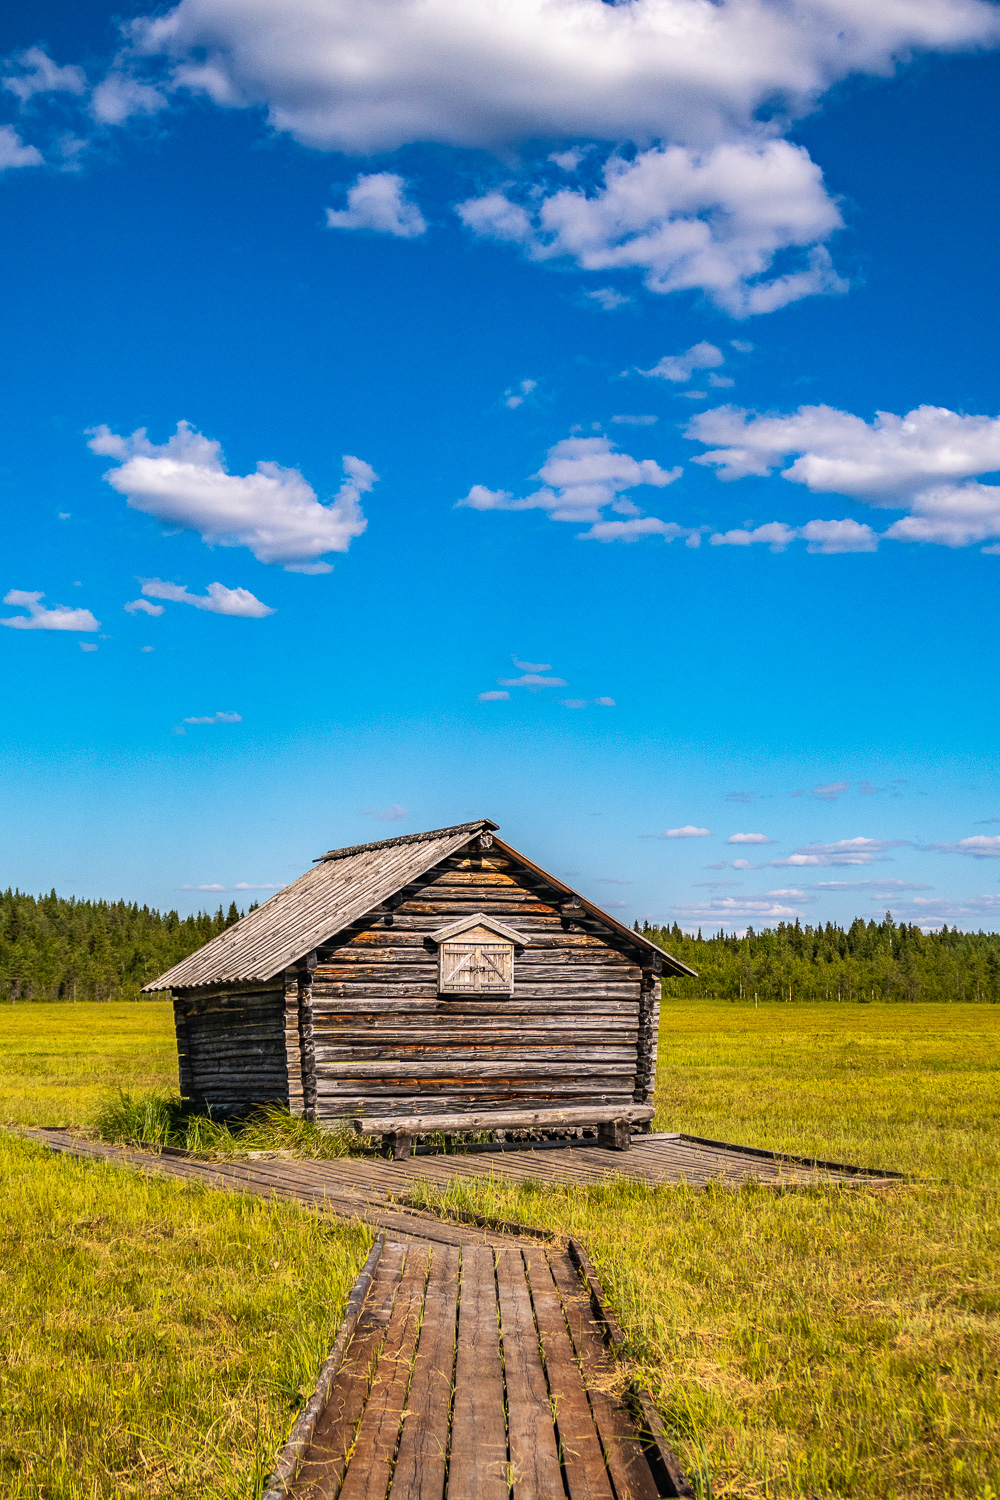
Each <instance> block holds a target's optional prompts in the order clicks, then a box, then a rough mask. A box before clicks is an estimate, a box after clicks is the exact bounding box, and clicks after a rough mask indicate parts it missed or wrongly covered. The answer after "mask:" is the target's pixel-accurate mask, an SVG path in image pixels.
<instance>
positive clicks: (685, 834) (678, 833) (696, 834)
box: [661, 823, 712, 839]
mask: <svg viewBox="0 0 1000 1500" xmlns="http://www.w3.org/2000/svg"><path fill="white" fill-rule="evenodd" d="M661 837H662V838H665V839H710V838H711V837H712V830H711V829H710V828H698V827H696V825H695V824H694V823H685V824H684V827H683V828H668V829H667V831H666V832H665V833H664V834H662V835H661Z"/></svg>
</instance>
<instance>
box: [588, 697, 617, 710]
mask: <svg viewBox="0 0 1000 1500" xmlns="http://www.w3.org/2000/svg"><path fill="white" fill-rule="evenodd" d="M594 702H595V703H596V704H597V706H598V708H617V707H618V705H617V703H616V702H615V700H614V699H613V698H595V699H594Z"/></svg>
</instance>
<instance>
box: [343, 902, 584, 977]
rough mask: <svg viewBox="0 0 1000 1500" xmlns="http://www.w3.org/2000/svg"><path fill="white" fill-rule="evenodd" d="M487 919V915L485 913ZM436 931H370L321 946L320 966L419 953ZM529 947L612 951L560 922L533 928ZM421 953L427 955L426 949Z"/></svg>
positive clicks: (411, 928) (431, 928)
mask: <svg viewBox="0 0 1000 1500" xmlns="http://www.w3.org/2000/svg"><path fill="white" fill-rule="evenodd" d="M487 915H489V914H488V913H487ZM436 930H437V929H436V927H435V926H434V925H433V924H432V923H430V922H428V923H426V924H424V925H422V926H420V927H419V928H418V927H416V926H412V925H411V924H409V923H407V924H405V925H402V926H400V927H395V926H393V927H369V928H366V929H365V930H364V931H363V932H358V933H354V934H353V935H352V936H351V937H349V938H345V939H344V940H343V941H341V942H338V943H336V944H328V945H324V946H323V947H322V948H321V949H320V963H319V966H320V968H322V966H323V964H324V963H327V962H330V961H333V960H334V959H339V955H341V954H344V953H354V952H360V951H364V950H366V949H368V948H373V949H375V950H376V951H379V950H381V949H382V948H392V947H396V948H400V949H403V950H405V951H411V950H412V949H415V948H417V949H419V948H420V947H422V945H423V942H424V939H425V938H426V937H429V936H430V934H431V933H432V932H434V931H436ZM526 935H527V934H526ZM531 947H532V949H535V948H541V949H549V948H553V949H559V948H566V949H567V950H573V951H576V950H577V949H583V948H602V949H607V951H609V952H611V951H614V950H613V949H611V947H610V944H607V943H605V941H604V939H603V938H601V937H599V936H597V935H596V934H593V933H589V932H566V931H564V929H563V927H562V925H561V923H559V922H551V923H548V924H547V925H544V926H543V925H541V924H538V923H536V924H534V928H533V930H532V933H531ZM423 951H424V952H426V951H427V950H426V948H425V949H424V950H423Z"/></svg>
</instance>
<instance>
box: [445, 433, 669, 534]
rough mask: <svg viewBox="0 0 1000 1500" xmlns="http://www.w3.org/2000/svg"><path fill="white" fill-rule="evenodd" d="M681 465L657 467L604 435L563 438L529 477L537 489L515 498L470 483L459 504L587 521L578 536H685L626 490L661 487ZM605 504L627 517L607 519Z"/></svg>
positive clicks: (566, 519) (607, 507)
mask: <svg viewBox="0 0 1000 1500" xmlns="http://www.w3.org/2000/svg"><path fill="white" fill-rule="evenodd" d="M681 472H682V471H681V469H680V468H675V469H661V467H660V465H659V464H658V463H657V462H656V460H655V459H652V458H643V459H636V458H632V457H631V456H630V455H629V454H627V453H620V452H619V451H618V449H617V448H616V446H615V444H614V443H612V442H611V441H610V439H608V438H606V437H589V438H584V437H569V438H563V439H562V441H561V442H558V443H556V444H555V445H554V446H553V447H551V448H550V449H549V451H548V454H547V456H546V460H545V463H544V464H543V465H542V467H541V469H539V471H538V473H537V474H536V475H535V476H534V477H535V478H536V479H540V480H541V481H542V488H541V489H539V490H535V491H534V493H532V494H530V495H527V496H525V497H524V498H517V497H515V496H514V495H512V494H511V493H510V491H508V490H491V489H487V487H486V486H485V485H482V484H474V485H473V486H472V488H471V490H470V491H469V493H468V494H467V495H466V497H465V499H464V500H459V501H458V505H459V506H467V507H468V508H469V509H471V510H544V511H547V512H548V515H549V517H550V518H551V519H552V520H553V521H571V522H577V523H581V522H588V521H589V522H592V523H593V524H592V526H591V529H590V530H589V531H586V532H582V533H581V536H583V537H585V538H587V539H588V540H592V541H634V540H636V538H638V537H640V536H648V535H658V536H662V537H663V538H664V540H665V541H673V539H674V537H676V536H691V535H692V533H691V531H690V529H689V528H686V527H683V526H678V525H676V524H675V523H674V522H672V521H661V520H659V519H658V518H657V517H656V516H643V514H642V512H641V510H640V509H639V507H638V506H637V505H636V504H635V503H634V502H633V501H632V500H631V499H630V498H629V497H628V492H629V491H630V490H633V489H635V488H638V487H639V486H641V485H651V486H653V487H655V488H657V489H662V488H664V486H666V485H668V484H673V482H674V480H675V479H679V478H680V475H681ZM606 509H611V510H612V511H616V512H618V514H619V515H624V516H627V517H629V519H628V521H625V522H622V521H609V520H608V519H606V517H605V515H604V512H605V510H606Z"/></svg>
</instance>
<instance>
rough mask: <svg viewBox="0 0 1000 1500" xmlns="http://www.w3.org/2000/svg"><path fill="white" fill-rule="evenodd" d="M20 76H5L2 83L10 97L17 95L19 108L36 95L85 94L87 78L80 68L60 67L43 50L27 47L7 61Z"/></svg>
mask: <svg viewBox="0 0 1000 1500" xmlns="http://www.w3.org/2000/svg"><path fill="white" fill-rule="evenodd" d="M10 61H11V63H13V65H14V66H15V67H16V68H19V69H20V72H16V73H15V72H13V71H11V72H8V73H5V75H4V77H3V80H2V83H3V87H4V88H5V89H8V90H9V91H10V93H12V94H16V95H17V97H18V99H20V101H21V103H22V104H27V102H28V100H29V99H30V98H32V96H33V95H35V94H84V93H86V91H87V76H86V74H85V73H84V71H83V69H82V68H77V67H75V66H74V65H73V64H72V63H70V64H67V66H66V67H64V68H61V67H59V65H58V63H55V62H53V61H52V58H51V57H50V56H49V54H48V53H47V52H46V51H45V48H44V47H28V48H26V49H25V51H24V52H17V53H15V54H14V56H13V57H12V58H11V59H10Z"/></svg>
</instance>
